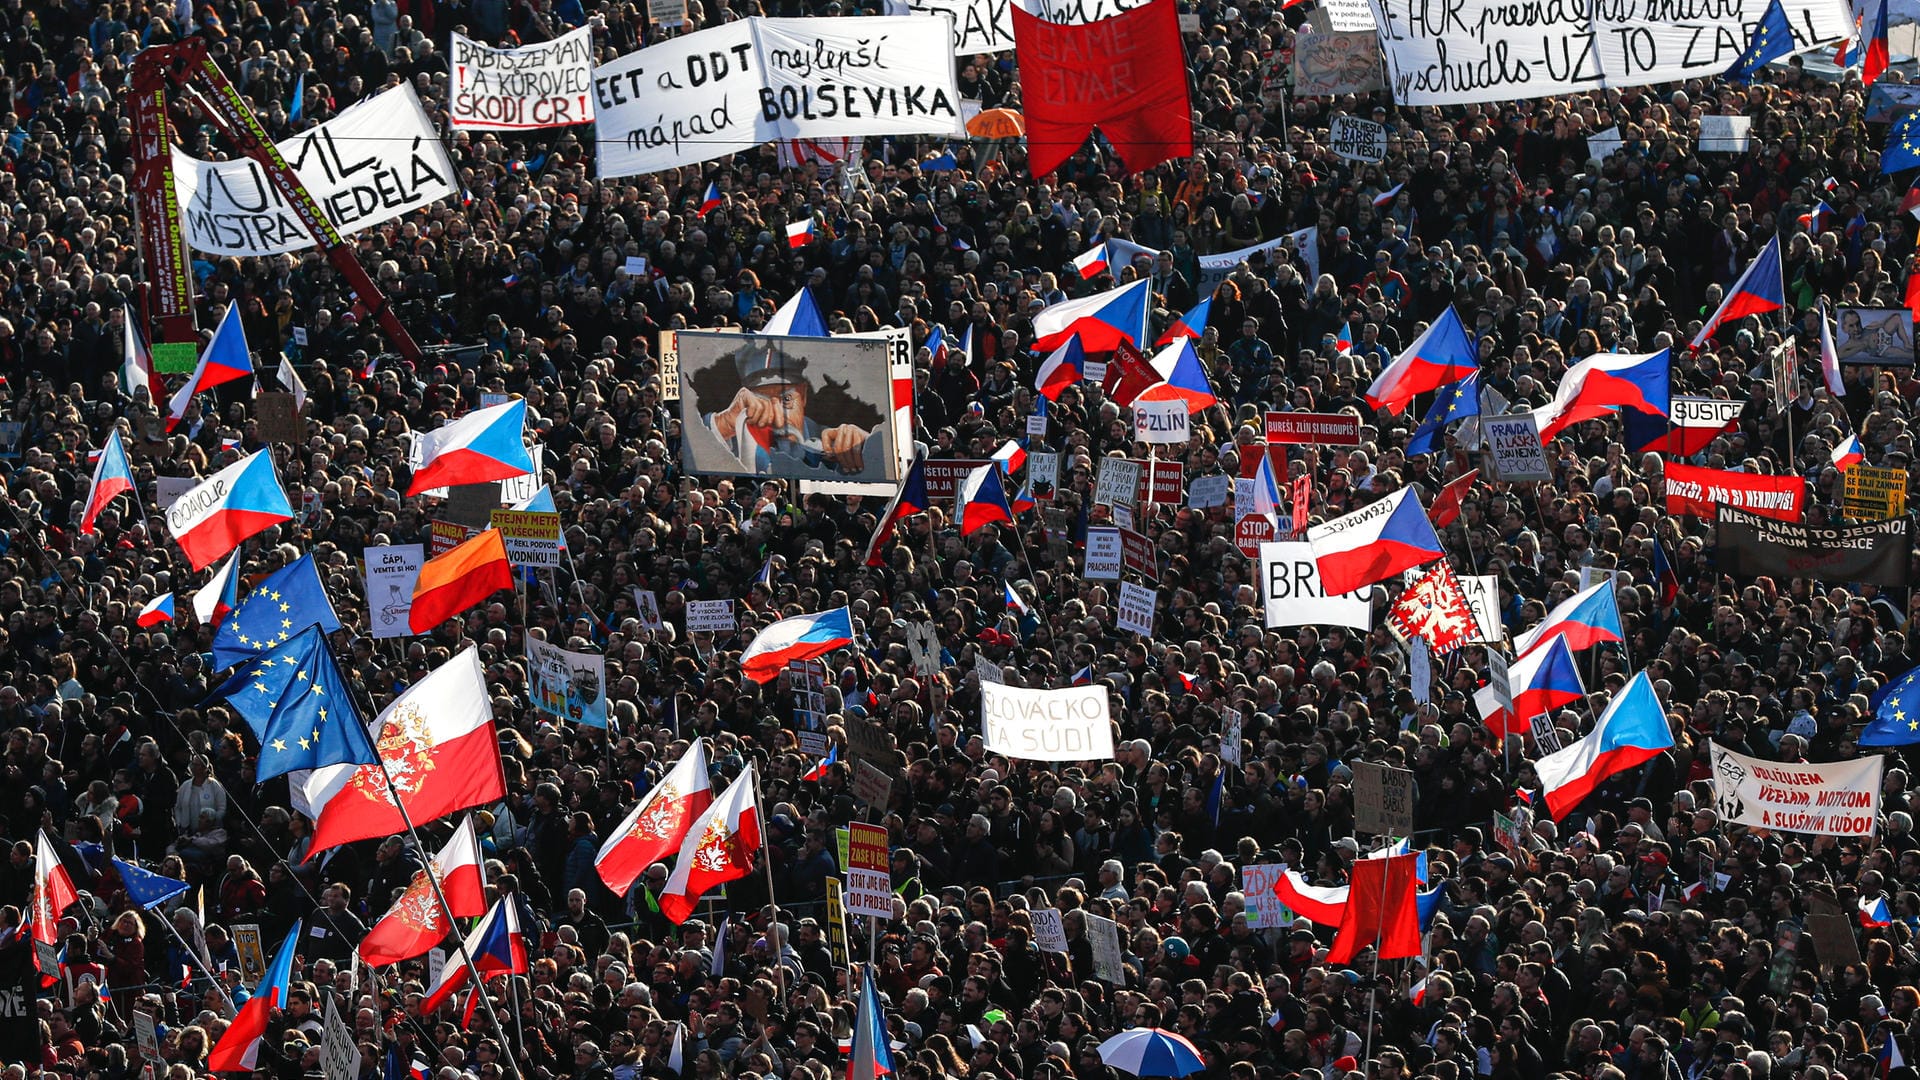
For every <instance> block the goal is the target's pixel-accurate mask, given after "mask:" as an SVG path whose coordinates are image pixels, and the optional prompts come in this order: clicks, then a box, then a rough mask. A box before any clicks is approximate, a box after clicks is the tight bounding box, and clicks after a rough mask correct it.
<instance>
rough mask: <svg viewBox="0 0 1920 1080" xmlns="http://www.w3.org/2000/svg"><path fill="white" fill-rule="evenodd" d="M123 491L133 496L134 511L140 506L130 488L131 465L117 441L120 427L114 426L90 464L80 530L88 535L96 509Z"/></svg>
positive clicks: (131, 482)
mask: <svg viewBox="0 0 1920 1080" xmlns="http://www.w3.org/2000/svg"><path fill="white" fill-rule="evenodd" d="M123 493H125V494H131V495H132V496H133V506H134V510H135V512H136V513H137V512H138V511H139V509H140V493H139V492H137V491H135V490H134V487H133V466H132V465H131V464H129V463H128V461H127V448H126V445H125V444H124V443H122V442H121V441H120V429H119V428H114V429H113V430H112V431H110V432H108V433H107V445H106V446H104V447H102V448H101V450H100V457H99V460H97V461H96V462H95V463H94V466H93V483H92V484H89V485H88V486H87V504H86V506H85V508H83V509H82V510H81V511H80V531H81V532H83V533H88V534H92V533H93V531H94V528H93V523H94V521H95V520H96V519H98V518H99V517H100V511H102V510H105V509H106V508H107V504H108V503H110V502H112V501H113V500H114V499H115V498H118V497H119V496H120V495H121V494H123Z"/></svg>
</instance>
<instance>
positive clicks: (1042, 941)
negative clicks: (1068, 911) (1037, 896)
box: [1028, 907, 1067, 953]
mask: <svg viewBox="0 0 1920 1080" xmlns="http://www.w3.org/2000/svg"><path fill="white" fill-rule="evenodd" d="M1028 914H1029V915H1031V916H1032V918H1033V943H1034V944H1035V945H1036V946H1038V947H1039V949H1040V951H1041V952H1053V953H1063V952H1066V951H1067V927H1066V924H1065V923H1064V922H1063V921H1062V920H1061V918H1060V909H1059V908H1050V907H1041V908H1033V909H1032V910H1031V911H1029V912H1028Z"/></svg>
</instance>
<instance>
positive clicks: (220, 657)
mask: <svg viewBox="0 0 1920 1080" xmlns="http://www.w3.org/2000/svg"><path fill="white" fill-rule="evenodd" d="M309 626H318V627H319V628H320V629H322V630H325V631H326V632H327V633H329V634H331V633H333V632H334V631H335V630H338V629H340V617H339V616H337V615H335V614H334V613H333V602H332V601H330V600H328V599H327V590H326V586H324V585H322V584H321V583H320V571H319V570H318V569H316V568H315V567H314V565H313V556H312V555H302V556H300V558H299V559H297V560H295V561H294V562H292V563H289V564H287V565H286V566H285V567H282V568H281V569H279V570H276V571H274V572H273V573H271V574H268V575H267V576H266V577H265V578H263V579H261V581H260V584H258V585H255V586H254V587H253V591H252V592H249V593H248V594H247V598H246V599H245V600H242V601H241V602H240V606H239V607H237V608H235V609H233V613H232V614H231V615H228V616H227V621H225V622H223V623H221V624H220V630H219V632H218V633H216V634H214V635H213V666H214V669H215V670H225V669H227V668H230V667H232V666H233V665H235V664H239V663H244V662H246V661H248V660H251V659H253V657H254V656H255V655H256V654H258V653H260V652H262V651H263V650H266V649H272V648H277V647H278V646H281V645H285V644H286V643H287V642H289V641H291V640H293V638H294V636H295V635H296V634H298V633H300V631H302V630H305V629H306V628H307V627H309Z"/></svg>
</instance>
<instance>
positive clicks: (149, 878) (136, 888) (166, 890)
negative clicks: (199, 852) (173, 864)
mask: <svg viewBox="0 0 1920 1080" xmlns="http://www.w3.org/2000/svg"><path fill="white" fill-rule="evenodd" d="M113 868H114V869H115V870H118V871H120V883H121V884H122V885H125V886H126V887H127V899H129V900H132V901H133V902H134V903H136V904H138V905H140V907H141V909H142V910H144V911H152V910H153V909H154V908H157V907H159V906H160V905H161V904H164V903H166V902H167V901H169V900H171V899H173V898H174V897H176V896H180V895H182V894H183V893H185V892H186V891H187V883H186V882H184V881H180V880H178V879H177V878H170V877H166V876H163V875H161V874H156V873H154V872H153V871H151V870H142V869H141V868H139V867H138V866H135V865H134V864H132V863H130V862H124V861H122V860H120V859H115V860H113Z"/></svg>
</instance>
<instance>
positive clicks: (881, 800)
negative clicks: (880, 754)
mask: <svg viewBox="0 0 1920 1080" xmlns="http://www.w3.org/2000/svg"><path fill="white" fill-rule="evenodd" d="M854 766H855V768H854V770H853V797H854V798H856V799H858V800H860V802H861V803H862V804H864V805H866V806H871V807H875V808H877V809H879V810H882V811H884V810H886V808H887V803H888V802H889V801H890V800H891V799H892V798H893V774H892V773H890V772H887V771H886V770H884V769H881V768H877V767H876V766H875V765H874V764H873V763H872V762H870V761H856V762H854Z"/></svg>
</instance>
